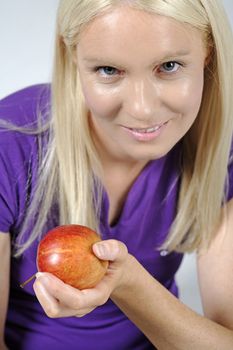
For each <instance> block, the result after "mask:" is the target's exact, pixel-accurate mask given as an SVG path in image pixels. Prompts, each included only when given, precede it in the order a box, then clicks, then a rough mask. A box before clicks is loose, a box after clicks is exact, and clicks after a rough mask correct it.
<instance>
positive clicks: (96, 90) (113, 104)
mask: <svg viewBox="0 0 233 350" xmlns="http://www.w3.org/2000/svg"><path fill="white" fill-rule="evenodd" d="M82 90H83V95H84V98H85V103H86V106H87V108H88V109H89V110H90V112H91V113H92V114H93V115H95V116H99V117H101V118H108V119H111V118H113V117H114V114H115V113H116V112H117V111H118V109H119V108H120V102H119V101H118V96H119V95H118V94H117V92H116V91H109V90H107V89H105V88H102V87H99V86H95V85H92V84H83V85H82Z"/></svg>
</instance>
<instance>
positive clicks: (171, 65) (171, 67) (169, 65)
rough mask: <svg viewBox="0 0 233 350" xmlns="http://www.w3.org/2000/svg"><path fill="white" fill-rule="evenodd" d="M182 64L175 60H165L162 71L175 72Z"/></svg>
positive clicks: (161, 67)
mask: <svg viewBox="0 0 233 350" xmlns="http://www.w3.org/2000/svg"><path fill="white" fill-rule="evenodd" d="M180 66H181V64H180V63H178V62H175V61H169V62H165V63H163V64H162V65H161V66H160V68H159V69H160V71H162V72H163V73H175V72H176V71H177V70H178V69H179V68H180Z"/></svg>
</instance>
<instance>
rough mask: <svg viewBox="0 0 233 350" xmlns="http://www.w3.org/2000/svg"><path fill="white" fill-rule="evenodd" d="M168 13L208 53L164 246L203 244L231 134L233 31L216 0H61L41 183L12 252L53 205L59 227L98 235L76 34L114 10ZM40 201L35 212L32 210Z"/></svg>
mask: <svg viewBox="0 0 233 350" xmlns="http://www.w3.org/2000/svg"><path fill="white" fill-rule="evenodd" d="M119 5H128V6H132V7H134V8H136V9H139V10H144V11H148V12H151V13H155V14H159V15H165V16H169V17H171V18H173V19H175V20H178V21H180V22H182V23H187V24H189V25H191V26H193V27H195V28H198V29H199V30H201V31H202V32H203V33H204V34H205V38H206V45H207V47H208V48H209V49H210V51H211V56H210V61H209V63H208V65H207V67H206V68H205V81H204V92H203V100H202V104H201V107H200V111H199V113H198V117H197V119H196V121H195V123H194V125H193V126H192V127H191V129H190V130H189V132H188V133H187V134H186V135H185V137H184V140H183V141H184V142H183V155H184V156H183V171H182V179H181V189H180V196H179V203H178V212H177V216H176V218H175V221H174V223H173V225H172V228H171V231H170V234H169V237H168V238H167V240H166V242H165V243H164V245H163V248H166V249H168V250H177V251H182V252H184V251H191V250H194V249H198V248H200V247H201V246H202V245H208V244H209V242H210V241H211V239H212V237H213V234H214V233H213V232H214V231H213V228H214V226H215V225H216V224H217V223H218V219H219V215H220V209H221V206H222V202H223V200H224V186H225V183H226V175H227V164H228V157H229V151H230V144H231V137H232V125H233V123H232V115H233V107H232V106H233V105H232V101H231V96H230V91H231V83H232V81H233V69H232V34H231V29H230V26H229V24H228V21H227V19H226V15H225V13H224V10H223V7H222V6H221V4H220V2H219V1H217V0H211V1H209V0H166V1H165V0H134V1H132V0H131V1H130V0H128V1H127V0H121V1H120V0H85V1H81V0H62V1H60V6H59V9H58V15H57V34H56V51H55V62H54V74H53V81H52V118H51V123H50V134H51V139H50V142H49V144H48V148H47V153H46V155H45V156H44V157H43V161H42V162H41V166H40V172H39V182H38V186H37V190H36V193H35V196H34V199H33V201H32V203H31V206H30V208H29V212H28V213H27V218H26V220H25V222H24V227H23V229H22V233H21V234H20V236H19V241H18V244H19V246H18V251H17V254H18V255H19V254H21V253H22V252H23V251H24V250H25V249H26V248H27V247H28V246H29V245H30V244H31V243H32V242H33V241H34V240H35V239H36V238H38V237H40V232H41V231H42V228H43V226H44V224H45V222H46V219H47V215H48V213H49V211H50V209H51V206H52V204H53V202H54V201H56V200H57V201H58V203H59V211H60V224H66V223H79V224H82V225H87V226H89V227H92V228H93V229H95V230H97V231H98V226H99V212H100V203H101V193H102V188H101V184H100V182H99V181H98V178H97V177H96V176H95V175H94V170H93V169H98V171H101V166H100V161H99V158H98V155H97V153H96V150H95V147H94V145H93V143H92V139H91V135H90V131H89V125H88V110H87V108H86V106H85V102H84V98H83V95H82V90H81V87H80V81H79V77H78V72H77V67H76V64H75V61H74V50H76V45H77V42H78V38H79V33H80V32H81V31H82V30H84V29H85V26H86V25H88V23H89V22H90V21H91V20H93V19H94V18H95V17H96V16H99V15H100V14H101V13H105V12H106V11H108V10H111V9H112V8H113V7H114V6H119ZM38 203H39V204H40V210H39V213H38ZM35 213H36V214H37V215H38V218H37V220H36V225H35V227H34V230H33V232H32V234H31V236H30V238H29V240H28V241H27V242H26V243H24V244H23V245H21V246H20V240H21V239H22V238H23V232H24V231H25V229H26V227H27V225H28V223H29V222H30V220H31V217H34V216H35Z"/></svg>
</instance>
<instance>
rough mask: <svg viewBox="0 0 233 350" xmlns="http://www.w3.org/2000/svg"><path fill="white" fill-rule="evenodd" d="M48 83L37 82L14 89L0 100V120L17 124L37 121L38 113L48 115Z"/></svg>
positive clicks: (28, 123) (29, 123)
mask: <svg viewBox="0 0 233 350" xmlns="http://www.w3.org/2000/svg"><path fill="white" fill-rule="evenodd" d="M49 109H50V84H39V85H33V86H29V87H26V88H24V89H22V90H19V91H16V92H14V93H12V94H10V95H9V96H6V97H4V98H3V99H1V100H0V120H1V121H5V122H7V123H11V124H13V125H17V126H22V127H24V126H28V125H31V124H33V123H35V122H36V121H37V118H38V114H39V113H40V114H41V115H43V116H45V115H48V111H49Z"/></svg>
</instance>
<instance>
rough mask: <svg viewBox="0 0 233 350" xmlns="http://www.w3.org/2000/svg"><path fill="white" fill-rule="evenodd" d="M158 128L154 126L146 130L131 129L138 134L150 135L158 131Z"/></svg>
mask: <svg viewBox="0 0 233 350" xmlns="http://www.w3.org/2000/svg"><path fill="white" fill-rule="evenodd" d="M159 128H160V126H155V127H153V128H147V129H132V130H133V131H135V132H139V133H142V134H147V133H152V132H155V131H156V130H158V129H159Z"/></svg>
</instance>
